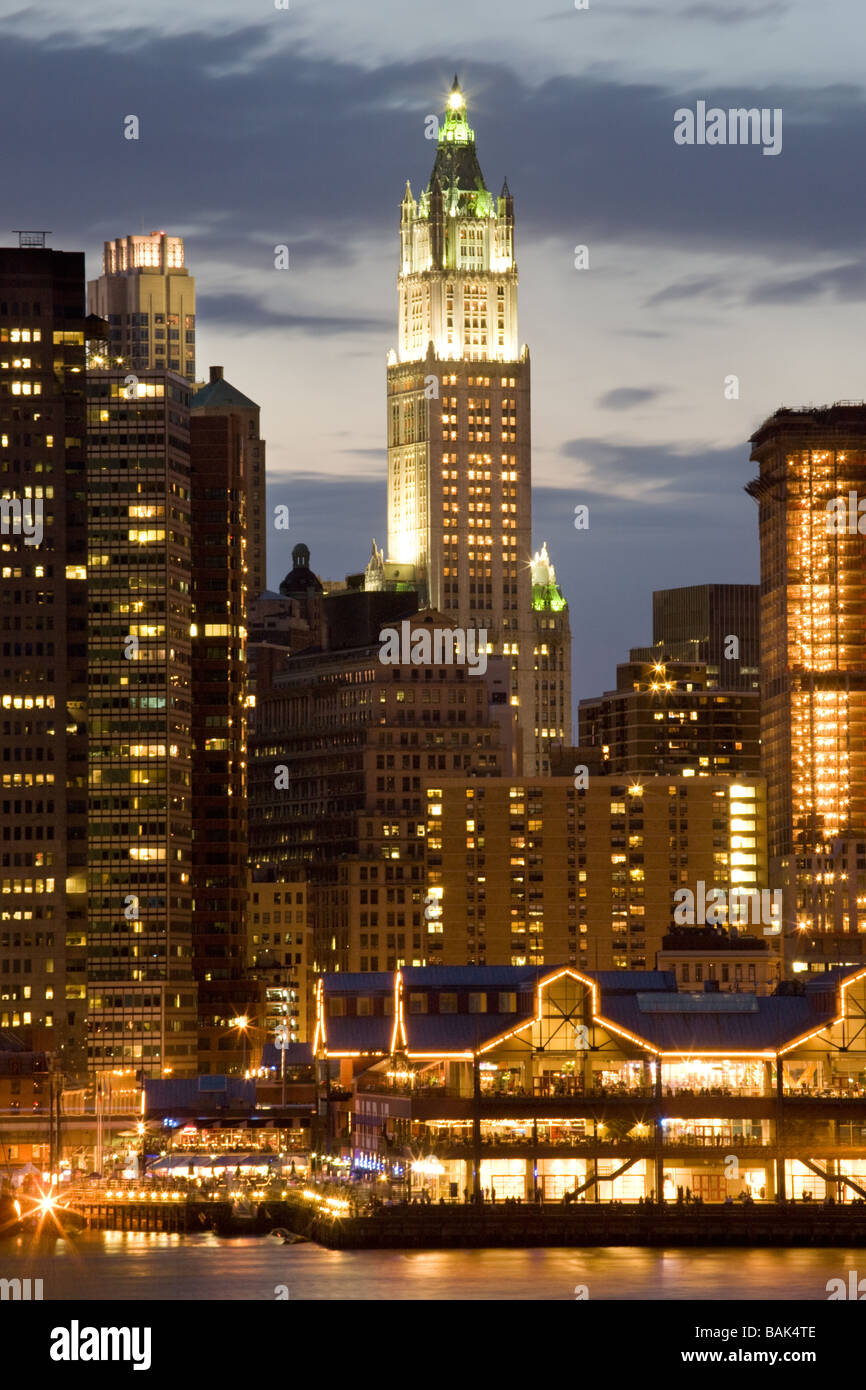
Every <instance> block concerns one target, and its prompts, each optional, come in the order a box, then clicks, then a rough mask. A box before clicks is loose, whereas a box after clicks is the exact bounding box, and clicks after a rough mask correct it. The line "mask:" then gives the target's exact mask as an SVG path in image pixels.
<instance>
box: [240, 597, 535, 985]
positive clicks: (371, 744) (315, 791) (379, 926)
mask: <svg viewBox="0 0 866 1390" xmlns="http://www.w3.org/2000/svg"><path fill="white" fill-rule="evenodd" d="M293 573H296V571H293ZM296 582H297V581H296ZM312 596H313V597H312V601H313V602H314V603H315V604H318V603H319V602H320V595H319V593H318V592H317V591H312ZM407 598H408V603H407ZM323 607H324V610H325V617H324V623H325V633H326V634H327V640H326V645H325V649H324V650H321V649H311V650H309V651H300V652H298V653H297V654H296V655H294V656H291V657H289V656H288V655H286V656H285V657H284V660H283V662H282V664H279V663H274V664H273V665H272V666H269V667H268V668H267V669H268V672H269V676H268V682H269V683H268V682H266V680H265V678H264V677H265V668H264V667H263V666H262V665H261V664H259V665H258V666H257V689H256V708H255V721H254V733H253V735H252V738H251V765H250V849H251V862H252V866H253V871H254V875H258V874H259V873H264V874H265V875H266V876H269V877H273V878H274V879H289V878H292V877H294V876H295V875H296V874H297V872H298V871H299V870H301V869H304V870H305V871H306V872H307V873H308V875H309V877H310V880H311V904H312V905H311V915H312V925H313V929H314V966H315V968H318V969H322V968H325V967H326V966H328V967H330V968H339V969H343V970H345V969H349V968H357V967H358V966H359V965H360V962H361V961H366V962H368V963H369V962H372V961H373V960H375V961H377V962H379V961H380V960H381V962H382V965H383V966H384V965H385V963H386V962H387V961H393V966H392V967H390V968H396V965H397V961H398V960H404V961H410V962H411V961H413V960H417V961H419V962H420V961H422V960H424V959H426V956H427V950H428V936H427V931H426V920H429V919H425V908H429V906H430V904H429V903H428V904H425V901H424V898H425V892H426V889H425V888H424V884H425V870H424V859H425V835H426V827H427V797H426V788H427V785H428V783H429V781H430V780H431V779H434V780H436V781H437V783H438V780H439V778H440V777H444V776H449V777H469V776H472V777H477V778H478V779H484V778H493V777H496V776H498V775H500V774H501V773H502V772H503V771H509V772H510V770H511V767H512V764H513V759H514V757H515V746H514V729H513V710H512V707H511V706H509V704H508V693H509V692H508V684H509V673H508V668H507V665H506V663H505V662H503V661H502V660H501V659H498V660H497V658H495V657H490V658H487V659H486V670H485V671H484V672H481V673H478V674H475V675H473V674H471V673H470V671H469V669H468V668H467V666H466V665H459V664H456V663H454V662H449V661H447V660H445V659H444V653H443V659H438V660H432V661H428V662H424V663H421V664H414V663H413V662H412V661H411V660H409V653H408V650H407V652H406V653H404V655H405V658H406V660H405V664H404V663H403V662H402V661H401V662H400V663H399V664H391V663H389V662H386V661H383V660H382V659H381V657H382V642H381V641H380V640H379V633H380V631H382V630H383V625H384V626H386V627H391V628H393V630H394V631H395V632H397V633H398V634H399V635H400V636H401V637H402V636H403V633H404V630H405V635H406V637H407V638H411V639H412V640H414V639H415V637H416V636H419V640H420V638H422V637H423V636H424V635H425V634H427V635H428V636H430V638H431V640H432V634H433V633H434V632H439V633H440V635H441V634H443V633H445V632H447V633H448V634H449V635H450V634H451V631H452V628H451V625H450V623H449V622H448V621H447V620H446V619H445V618H444V617H443V616H442V615H441V614H435V613H432V612H430V611H429V610H425V611H424V612H423V613H415V612H414V607H415V605H414V602H413V601H412V596H411V595H409V596H407V595H406V594H402V593H389V592H383V593H375V594H370V593H357V594H352V593H345V594H336V595H333V596H326V597H325V598H324V600H323ZM407 613H408V614H410V615H412V616H404V615H406V614H407ZM340 634H344V635H343V636H341V635H340ZM362 643H363V645H361V644H362ZM433 944H434V948H435V945H436V942H434V943H433ZM370 968H378V964H377V966H376V967H373V966H370Z"/></svg>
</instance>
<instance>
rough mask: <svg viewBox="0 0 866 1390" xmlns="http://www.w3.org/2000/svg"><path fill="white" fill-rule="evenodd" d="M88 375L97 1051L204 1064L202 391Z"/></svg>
mask: <svg viewBox="0 0 866 1390" xmlns="http://www.w3.org/2000/svg"><path fill="white" fill-rule="evenodd" d="M126 378H127V371H126V369H125V368H124V367H120V368H117V369H112V370H108V369H103V370H92V371H90V372H89V374H88V465H87V473H88V479H87V491H88V526H89V535H88V551H89V553H88V557H87V567H88V617H89V622H88V627H89V635H90V643H89V670H88V684H89V689H88V720H89V734H90V773H89V783H90V785H89V813H90V841H89V870H88V873H89V920H88V923H87V934H86V947H87V976H88V1016H89V1040H88V1052H89V1063H90V1067H91V1069H93V1070H95V1071H100V1070H113V1069H117V1068H120V1069H124V1070H125V1069H130V1068H132V1069H134V1070H135V1071H137V1072H145V1073H148V1074H150V1075H160V1074H162V1073H163V1072H174V1073H177V1074H184V1073H194V1072H195V1071H196V1070H197V1039H196V997H195V995H196V991H195V984H194V978H193V942H192V911H193V900H192V870H193V857H192V851H193V846H192V829H193V826H192V802H191V796H192V785H191V784H192V696H193V692H192V647H191V642H192V638H191V620H192V609H191V604H192V594H191V583H190V558H191V534H192V527H191V480H190V422H189V398H190V388H189V384H188V382H187V381H186V380H185V379H184V378H183V377H182V376H179V375H177V374H175V373H170V372H165V371H162V370H159V371H157V370H144V369H142V371H141V372H140V374H139V380H138V382H137V383H128V382H127V380H126Z"/></svg>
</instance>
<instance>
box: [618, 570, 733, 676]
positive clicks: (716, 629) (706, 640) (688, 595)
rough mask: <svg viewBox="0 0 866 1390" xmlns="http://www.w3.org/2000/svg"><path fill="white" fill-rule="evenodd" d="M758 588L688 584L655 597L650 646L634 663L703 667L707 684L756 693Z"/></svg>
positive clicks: (634, 655) (636, 651) (637, 652)
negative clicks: (696, 664)
mask: <svg viewBox="0 0 866 1390" xmlns="http://www.w3.org/2000/svg"><path fill="white" fill-rule="evenodd" d="M760 635H761V634H760V586H759V585H757V584H689V585H687V586H685V587H684V588H681V589H656V590H655V591H654V593H653V645H652V647H636V648H635V649H634V650H633V652H632V657H631V659H632V661H684V662H699V663H704V664H706V667H707V676H708V684H710V685H718V686H722V687H723V688H724V689H730V690H757V689H758V687H759V684H760V679H759V677H760V667H759V662H760Z"/></svg>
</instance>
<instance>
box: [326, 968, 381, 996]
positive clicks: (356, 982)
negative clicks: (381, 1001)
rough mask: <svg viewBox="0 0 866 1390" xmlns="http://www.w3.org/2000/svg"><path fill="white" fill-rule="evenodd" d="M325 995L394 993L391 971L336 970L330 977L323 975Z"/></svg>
mask: <svg viewBox="0 0 866 1390" xmlns="http://www.w3.org/2000/svg"><path fill="white" fill-rule="evenodd" d="M322 979H323V980H324V985H325V993H326V994H375V993H376V991H377V990H378V991H379V992H380V993H385V994H393V993H394V972H393V970H355V971H348V970H347V971H345V972H344V971H342V970H337V971H335V972H334V974H332V975H323V976H322Z"/></svg>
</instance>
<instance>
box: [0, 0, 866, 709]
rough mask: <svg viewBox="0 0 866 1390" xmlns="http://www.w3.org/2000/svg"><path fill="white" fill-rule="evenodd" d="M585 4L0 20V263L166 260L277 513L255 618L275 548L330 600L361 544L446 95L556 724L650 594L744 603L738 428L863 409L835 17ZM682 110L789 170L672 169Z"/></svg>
mask: <svg viewBox="0 0 866 1390" xmlns="http://www.w3.org/2000/svg"><path fill="white" fill-rule="evenodd" d="M589 3H590V8H589V9H588V10H586V11H576V10H575V9H574V5H573V0H568V3H566V0H528V2H527V0H495V2H494V0H471V3H467V0H459V2H458V0H438V3H437V4H435V5H430V6H416V5H411V4H407V3H406V0H370V3H367V4H365V5H359V4H357V3H354V2H353V0H324V2H323V0H310V3H307V2H306V0H290V4H291V8H290V9H288V10H277V9H276V8H275V7H274V5H273V3H271V4H266V3H264V0H252V3H249V2H248V0H244V3H242V4H238V0H209V2H208V3H207V4H204V3H203V0H196V2H195V3H190V4H187V5H183V6H181V5H178V4H176V3H175V0H171V3H169V0H150V3H149V4H148V5H146V6H122V7H117V6H115V7H111V12H110V13H109V12H108V10H109V7H106V6H105V5H104V0H99V3H96V0H75V3H74V4H68V5H67V4H64V5H62V6H61V5H58V4H53V3H52V4H48V5H47V6H46V5H39V6H32V7H26V6H25V7H23V8H16V7H15V6H14V5H10V4H0V120H2V131H3V138H2V141H0V177H2V189H3V208H4V216H3V217H2V219H0V242H2V243H3V244H7V245H12V244H15V238H14V237H13V235H12V228H16V227H25V228H27V227H43V228H51V229H52V231H53V236H52V237H51V238H50V243H49V244H50V245H52V246H54V247H55V248H57V249H63V250H84V251H86V253H87V258H88V275H89V277H93V276H95V275H97V274H98V273H99V269H100V255H101V250H102V243H103V241H104V240H106V239H107V238H109V237H113V236H118V235H124V234H127V233H130V232H141V231H145V232H150V231H151V230H153V229H155V228H162V229H165V230H166V231H169V232H172V233H180V234H182V235H183V237H184V239H185V243H186V253H187V264H188V265H189V267H190V269H191V271H192V272H193V274H194V275H195V276H196V281H197V288H198V306H197V308H198V334H197V337H198V343H197V362H198V369H199V375H200V376H202V377H206V376H207V368H208V365H209V364H210V363H222V364H223V365H224V367H225V373H226V376H227V378H228V379H229V380H230V381H231V382H233V383H234V384H235V385H236V386H238V387H239V388H240V389H241V390H242V391H244V392H246V393H247V394H248V395H251V396H252V397H253V398H254V399H256V400H257V401H259V402H260V404H261V406H262V424H263V433H264V434H265V436H266V438H267V440H268V461H269V474H270V480H271V488H270V494H271V496H270V500H271V502H272V503H278V502H287V503H288V504H289V506H290V508H291V518H292V526H291V530H290V531H289V532H288V533H286V532H275V533H273V534H274V541H273V543H272V544H271V545H270V547H269V549H270V565H269V580H270V583H271V585H272V586H276V584H277V583H278V582H279V580H280V578H281V577H282V576H283V574H284V573H285V572H286V570H287V569H288V568H289V567H290V563H291V560H290V552H291V547H292V545H294V544H295V543H296V542H297V541H299V540H304V541H305V542H306V543H307V544H308V545H309V546H310V549H311V552H312V564H313V567H314V568H315V569H316V570H317V571H318V572H319V573H321V574H323V575H325V576H327V577H331V578H338V577H342V576H343V575H344V574H345V573H346V572H347V571H351V570H356V569H359V568H361V567H362V566H363V564H364V563H365V562H366V560H367V557H368V555H369V551H370V541H371V537H372V536H373V535H375V536H376V538H377V539H378V540H379V542H380V543H383V542H384V540H385V479H386V454H385V357H386V353H387V350H388V348H389V347H391V346H393V345H394V344H395V342H396V311H397V306H396V272H397V253H398V219H399V203H400V199H401V197H402V193H403V188H404V184H405V180H406V179H407V178H409V179H410V180H411V183H412V187H413V191H414V192H415V193H416V195H417V193H418V192H419V191H420V189H421V188H422V187H423V186H424V184H426V181H427V179H428V177H429V173H430V169H431V166H432V161H433V155H434V148H435V147H434V145H433V143H432V142H431V141H428V140H426V139H425V137H424V128H425V119H426V117H427V116H428V115H429V114H432V113H441V110H442V108H443V104H444V99H445V95H446V93H447V90H448V88H449V87H450V84H451V80H452V78H453V75H454V73H455V71H456V72H458V73H459V74H460V79H461V82H462V85H463V88H464V91H465V93H466V97H467V102H468V107H469V117H470V122H471V124H472V125H473V126H474V128H475V130H476V134H477V140H478V153H479V158H480V161H481V166H482V169H483V170H484V173H485V178H486V181H487V184H488V187H490V188H491V189H492V190H493V191H494V192H498V191H499V188H500V186H501V183H502V178H503V175H507V177H508V182H509V185H510V187H511V191H512V193H513V195H514V199H515V215H516V222H517V258H518V266H519V270H520V336H521V338H522V339H523V340H524V341H526V342H527V343H528V344H529V347H530V350H531V354H532V378H533V381H532V385H533V441H534V451H533V477H534V537H533V538H534V544H535V545H536V546H537V545H540V544H541V542H542V541H544V540H546V541H547V542H548V544H549V547H550V551H551V555H552V557H553V560H554V562H555V564H556V567H557V571H558V575H559V578H560V581H561V583H562V585H563V588H564V590H565V592H566V595H567V597H568V598H569V600H570V604H571V619H572V636H573V644H574V670H575V698H576V699H577V698H578V697H581V696H585V695H590V694H593V693H596V692H597V691H598V690H600V689H603V688H610V687H611V686H612V685H613V682H614V674H615V672H614V668H615V664H616V662H617V661H621V660H624V659H626V657H627V654H628V648H629V646H631V645H636V644H642V643H646V642H648V641H649V640H650V636H651V598H650V595H651V591H652V589H653V588H662V587H668V586H673V585H677V584H694V583H702V582H709V581H714V582H725V581H731V582H744V581H755V580H756V579H757V577H758V553H757V513H756V509H755V505H754V503H753V502H752V501H751V500H750V499H749V498H748V497H747V496H746V495H745V493H744V492H743V486H744V484H745V483H746V482H748V480H749V479H750V478H751V477H752V476H753V472H754V469H753V466H752V465H751V464H750V463H749V460H748V445H747V440H748V436H749V434H750V433H751V432H752V431H753V430H754V429H755V428H756V427H757V425H758V424H759V423H760V422H761V420H762V419H764V418H765V417H766V416H767V415H768V414H769V413H770V412H772V411H773V410H774V409H776V408H777V407H778V406H779V405H781V404H786V405H789V406H799V405H807V404H822V403H825V402H829V401H833V400H840V399H856V400H860V399H862V398H863V396H864V394H866V393H864V389H863V370H864V357H866V352H864V345H863V336H864V335H863V327H862V325H863V307H864V300H866V268H864V261H863V250H862V243H863V229H864V195H863V182H864V176H863V168H862V166H863V158H862V155H863V145H864V132H866V121H864V114H866V101H864V91H863V84H862V80H861V77H862V73H863V70H864V47H866V44H864V32H866V30H864V25H863V22H862V11H861V10H860V7H859V6H858V5H857V4H856V3H855V0H834V3H833V4H832V5H831V6H830V7H829V8H828V7H826V6H820V5H816V4H814V2H813V0H795V3H791V4H786V3H783V0H778V3H777V2H776V0H769V2H768V3H761V0H754V3H749V4H745V3H744V4H736V3H732V4H722V3H721V0H719V2H718V3H677V2H676V0H674V2H673V3H668V4H655V5H654V4H641V3H631V4H620V3H615V0H589ZM698 100H704V101H706V102H707V104H708V105H710V106H714V105H715V106H721V107H724V108H727V107H730V106H735V107H736V106H758V107H771V108H776V107H780V108H781V109H782V112H783V147H782V152H781V153H780V154H779V155H778V156H777V157H774V158H771V157H767V156H764V155H763V154H762V151H761V149H760V147H755V146H747V147H742V146H734V147H708V146H703V147H700V146H693V147H682V146H678V145H676V144H675V143H674V139H673V131H674V111H675V110H676V109H677V108H679V107H691V108H694V107H695V104H696V102H697V101H698ZM128 114H135V115H137V116H138V117H139V120H140V125H141V138H140V139H139V140H138V141H137V142H135V141H127V140H125V139H124V138H123V122H124V117H125V116H126V115H128ZM278 243H286V244H287V245H288V246H289V248H290V258H291V267H290V269H289V270H288V271H286V272H280V271H277V270H275V269H274V267H273V262H274V250H273V248H274V246H275V245H276V244H278ZM578 244H586V245H587V246H588V247H589V259H590V268H589V269H588V270H576V269H575V268H574V248H575V246H576V245H578ZM732 374H735V375H736V376H737V377H738V378H739V399H738V400H728V399H726V398H725V392H724V387H725V378H726V377H728V376H730V375H732ZM581 502H582V503H587V504H589V507H590V528H589V530H588V531H575V529H574V526H573V516H574V507H575V505H576V504H577V503H581Z"/></svg>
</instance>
